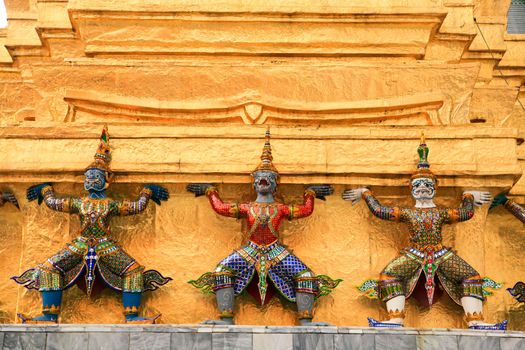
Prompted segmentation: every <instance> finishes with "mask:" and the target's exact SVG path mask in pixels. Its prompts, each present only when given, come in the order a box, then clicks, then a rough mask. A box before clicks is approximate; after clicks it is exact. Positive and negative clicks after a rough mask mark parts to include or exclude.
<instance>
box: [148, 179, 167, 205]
mask: <svg viewBox="0 0 525 350" xmlns="http://www.w3.org/2000/svg"><path fill="white" fill-rule="evenodd" d="M144 188H147V189H148V190H150V191H151V200H152V201H154V202H155V203H157V204H158V205H160V201H167V200H168V198H170V193H169V192H168V190H167V189H165V188H164V187H162V186H159V185H152V184H148V185H146V186H144Z"/></svg>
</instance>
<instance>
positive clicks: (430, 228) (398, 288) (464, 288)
mask: <svg viewBox="0 0 525 350" xmlns="http://www.w3.org/2000/svg"><path fill="white" fill-rule="evenodd" d="M363 199H364V200H365V202H366V204H367V205H368V207H369V209H370V211H371V212H372V213H373V214H374V215H375V216H376V217H378V218H380V219H382V220H389V221H398V222H404V223H406V224H407V225H408V230H409V232H410V233H409V234H410V246H409V247H407V248H405V249H403V250H402V251H401V255H400V256H399V257H397V258H396V259H394V260H393V261H391V262H390V263H389V264H388V265H387V266H386V267H385V268H384V269H383V271H382V272H381V275H380V282H379V297H380V298H381V299H382V300H383V301H385V302H386V301H388V300H390V299H392V298H394V297H396V296H398V295H405V296H406V297H409V296H410V295H411V294H412V292H413V291H414V288H415V286H416V283H417V281H418V279H419V276H420V275H421V274H422V273H423V275H424V278H425V290H426V293H427V298H428V304H429V305H432V303H433V297H434V292H435V288H436V285H435V277H437V279H438V280H439V281H440V282H441V285H442V286H443V287H444V289H445V291H446V292H447V293H448V294H449V295H450V297H451V298H452V300H454V301H455V302H456V303H457V304H459V305H461V302H460V299H461V297H463V296H472V297H474V298H478V299H480V300H483V292H482V280H481V277H480V275H479V273H478V272H477V271H476V270H475V269H474V268H472V267H471V266H470V265H469V264H468V263H466V262H465V261H464V260H463V259H461V258H460V257H459V256H458V255H457V254H456V253H455V252H454V251H452V250H451V249H450V248H448V247H444V246H442V244H441V243H442V236H441V230H442V227H443V225H445V224H452V223H455V222H462V221H466V220H469V219H471V218H472V216H473V215H474V204H473V201H474V198H473V197H472V195H469V194H467V195H464V196H463V203H462V206H461V207H460V208H457V209H446V208H428V209H419V208H414V209H412V208H399V207H386V206H382V205H381V204H380V203H379V202H378V200H377V199H376V198H375V197H374V196H373V195H372V193H371V192H370V191H368V192H365V193H363Z"/></svg>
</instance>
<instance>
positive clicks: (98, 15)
mask: <svg viewBox="0 0 525 350" xmlns="http://www.w3.org/2000/svg"><path fill="white" fill-rule="evenodd" d="M509 4H510V0H503V1H498V2H494V1H492V0H475V1H471V0H460V1H445V0H374V1H367V2H363V1H359V0H348V1H338V0H326V1H317V2H313V3H312V2H305V1H302V0H290V1H287V2H286V4H284V3H283V2H282V1H281V0H264V1H262V0H253V1H237V0H231V1H224V0H205V1H198V2H196V1H194V0H170V1H168V0H140V1H138V0H121V1H107V0H70V1H34V0H9V1H6V6H7V13H8V15H9V27H8V28H7V29H6V30H0V63H1V64H0V106H1V108H0V148H1V149H2V152H0V164H1V167H0V183H1V184H2V187H3V188H2V189H4V188H5V189H9V190H11V191H14V192H15V193H16V195H17V197H18V199H19V200H20V204H21V211H17V210H16V209H15V208H13V207H10V206H9V205H6V206H5V207H3V208H1V209H0V322H16V317H15V314H16V312H23V313H28V314H33V315H34V314H37V313H39V311H40V298H39V296H38V293H37V292H35V291H27V290H25V289H24V288H22V287H17V286H16V284H15V283H14V282H13V281H9V280H8V278H9V277H10V276H12V275H15V274H19V273H20V272H22V271H23V270H25V269H26V268H30V267H32V266H34V265H35V264H36V263H39V262H42V261H43V260H45V259H46V258H47V257H48V256H49V255H51V254H53V253H55V252H56V251H57V250H58V249H60V248H61V247H63V245H64V244H65V243H66V242H68V241H69V240H70V239H72V238H73V237H74V236H75V232H76V231H77V229H78V219H77V218H75V217H68V216H67V215H65V214H62V213H53V212H50V211H49V210H48V209H47V208H44V207H38V205H37V204H36V203H34V202H32V203H27V201H26V200H25V199H24V197H25V189H26V187H27V186H28V185H30V184H34V183H38V182H42V181H53V182H54V183H55V188H56V190H57V192H58V193H59V194H77V195H80V194H82V186H81V185H80V182H81V181H82V176H81V170H82V169H84V168H85V167H86V166H87V165H88V164H89V161H91V157H92V155H93V150H94V147H95V146H96V142H97V141H96V139H97V138H98V136H99V135H100V125H97V124H96V123H99V124H100V123H102V122H108V123H109V124H110V133H111V134H112V147H114V149H113V150H114V153H113V155H114V161H113V163H112V165H113V168H114V169H115V170H116V172H117V175H118V181H119V183H118V184H115V185H114V186H112V187H111V188H110V195H114V196H116V197H118V198H133V197H134V196H136V195H137V194H138V191H139V190H140V185H139V184H142V183H163V184H165V185H166V186H167V187H168V188H169V190H170V192H171V199H170V200H169V201H168V202H167V203H163V204H162V206H160V207H154V206H151V207H150V208H148V210H147V211H146V212H145V213H143V214H142V215H140V216H137V217H134V218H118V219H115V220H114V222H113V231H114V232H113V234H114V237H115V238H117V239H118V240H119V241H120V242H121V243H122V245H123V246H124V248H125V249H126V250H127V251H128V252H129V253H130V254H131V255H132V256H134V257H135V258H137V259H138V260H139V262H140V263H141V264H143V265H145V266H146V267H147V268H154V269H157V270H159V271H160V272H162V273H163V274H164V275H168V276H171V277H172V278H173V279H174V281H172V282H171V283H169V284H168V285H166V286H163V287H161V288H160V289H159V290H158V291H156V292H153V293H147V294H146V297H145V309H144V311H143V313H144V314H146V315H148V316H151V315H154V314H156V313H158V312H162V313H163V315H164V316H163V318H162V319H161V322H164V323H195V322H199V321H201V320H204V319H207V318H215V317H217V314H218V311H217V309H216V307H215V303H214V300H213V297H211V296H205V295H202V294H201V293H200V292H199V291H198V290H196V289H195V288H193V287H191V286H190V285H189V284H187V283H186V282H187V281H188V280H189V279H194V278H196V277H198V276H199V275H200V274H201V273H203V272H206V271H209V270H212V269H213V268H214V266H215V264H216V263H217V262H218V261H219V260H220V259H222V258H223V257H224V256H226V255H227V254H229V253H230V252H231V251H232V249H234V248H237V247H238V246H239V245H240V244H241V242H242V241H243V239H245V237H244V236H243V234H242V225H241V224H240V222H238V221H235V220H233V219H227V218H222V217H218V216H217V215H216V214H214V212H213V211H212V210H211V209H210V208H209V204H208V203H207V200H206V198H197V199H195V198H194V197H193V196H192V195H191V194H189V193H187V192H186V191H185V189H184V187H185V185H186V184H187V183H188V182H201V181H206V182H209V181H212V182H216V183H220V184H221V185H219V189H220V190H221V193H222V194H223V197H224V198H225V199H231V200H239V199H241V198H244V199H247V198H248V197H249V196H248V195H246V194H247V193H250V191H251V186H250V184H249V178H248V177H247V176H246V174H247V173H249V171H251V170H252V169H253V168H254V167H255V166H256V165H257V159H256V157H257V156H258V155H259V154H260V149H261V147H262V143H261V142H260V141H261V139H262V135H263V132H264V129H265V127H266V125H257V124H267V125H271V126H272V135H275V141H272V145H273V146H274V157H275V164H276V166H277V167H278V169H279V170H280V171H281V172H282V173H283V176H282V178H281V180H282V183H283V184H284V185H283V186H282V188H281V190H282V196H283V198H284V199H285V200H286V201H299V200H300V199H301V194H302V191H303V187H302V186H301V184H303V183H305V182H307V183H322V182H330V183H332V184H335V185H336V192H335V193H336V195H334V196H332V197H329V198H328V200H327V201H326V202H321V201H318V202H317V203H316V210H315V212H314V214H313V216H311V217H309V218H307V219H304V220H298V221H296V222H291V223H287V224H285V225H284V227H283V231H282V238H283V240H284V242H285V243H286V244H288V245H289V246H290V248H291V249H292V250H293V251H294V252H295V253H296V254H297V255H298V256H299V257H300V258H301V259H303V260H304V262H305V263H306V264H308V265H309V266H310V267H311V268H312V269H313V270H314V271H315V272H317V273H326V274H329V275H331V276H333V277H335V278H343V279H344V280H345V281H344V282H343V283H342V284H340V285H339V287H338V288H337V289H336V290H335V291H334V292H333V294H331V295H330V296H328V297H325V298H323V299H321V300H320V301H319V302H318V304H317V310H316V315H315V320H319V321H328V322H331V323H333V324H336V325H360V326H364V325H366V316H373V317H376V318H381V319H384V318H386V312H385V310H384V308H383V306H382V305H381V303H380V302H378V301H370V300H368V299H366V298H365V297H364V296H361V295H360V294H359V293H358V291H357V289H356V288H355V286H357V285H359V284H360V283H361V282H362V281H363V280H364V279H367V278H371V277H377V276H378V273H379V271H381V269H382V268H383V267H384V266H385V265H386V264H387V263H388V262H389V261H390V260H391V259H393V258H394V257H395V256H396V255H397V252H398V250H399V249H400V248H402V247H403V246H404V245H405V244H406V243H407V231H406V227H404V226H403V225H402V224H393V223H387V222H381V221H379V220H378V219H376V218H374V217H372V215H371V214H370V213H369V211H368V209H367V208H366V207H365V205H364V204H363V203H360V204H359V205H357V206H354V207H352V206H351V205H350V203H347V202H343V201H342V200H341V198H340V197H339V195H340V193H341V191H342V190H343V189H345V188H346V187H357V186H362V185H372V186H373V187H372V189H373V190H374V192H375V193H376V194H377V195H378V197H379V198H380V199H381V200H382V201H383V202H384V203H385V204H393V203H398V204H404V205H411V204H412V203H410V201H409V200H408V199H407V198H408V196H409V192H408V188H407V187H404V186H405V185H406V184H407V183H408V179H409V176H410V174H411V172H412V171H413V169H414V164H415V161H416V154H415V147H417V140H418V138H419V133H420V131H421V130H422V129H425V132H426V134H427V136H429V137H428V142H429V146H430V149H431V153H430V162H431V164H432V170H433V171H435V172H436V174H437V175H438V177H439V179H440V188H439V190H438V195H439V198H438V199H437V201H436V202H437V203H438V204H440V205H451V206H452V205H457V204H458V203H459V198H460V196H461V192H462V191H463V190H467V189H474V188H482V189H483V188H484V189H488V190H491V191H492V192H493V194H496V193H497V192H501V191H503V190H507V189H510V188H511V187H512V186H513V185H514V184H515V183H516V181H517V180H518V178H519V176H520V174H521V168H520V163H521V164H522V165H523V164H524V162H525V144H522V145H520V146H518V147H516V146H515V144H516V138H518V137H520V136H523V130H525V129H524V127H525V122H524V121H525V112H524V111H523V109H522V107H521V106H520V104H519V103H517V98H521V100H522V101H525V89H524V88H523V82H524V81H525V73H524V72H525V59H524V58H525V57H524V55H525V50H523V47H524V45H525V38H524V37H523V35H509V34H507V33H506V16H507V12H508V7H509ZM474 17H475V18H476V23H475V22H474ZM283 33H284V34H283ZM481 34H483V35H481ZM487 43H488V46H487ZM494 67H498V68H499V69H494ZM524 103H525V102H524ZM470 121H474V122H475V123H470ZM212 123H213V124H212ZM386 126H391V127H386ZM224 183H226V184H228V185H225V184H224ZM401 186H403V187H401ZM511 194H512V195H513V196H515V197H516V199H517V200H518V201H519V202H520V203H525V199H524V198H525V179H523V180H520V181H519V182H518V183H517V184H516V186H514V188H513V189H512V192H511ZM444 234H445V243H446V244H449V245H451V246H454V247H455V249H457V251H458V253H459V255H460V256H461V257H463V258H464V259H465V260H467V261H468V262H469V263H470V264H471V265H472V266H473V267H475V268H476V269H477V270H478V271H479V272H480V273H481V274H482V275H487V276H490V277H492V278H493V279H495V280H496V281H499V282H504V283H505V285H504V288H506V287H510V286H512V285H513V284H514V282H516V281H518V280H525V272H524V269H523V265H524V263H525V258H524V255H523V252H524V251H525V230H524V228H523V224H521V223H520V222H518V221H517V220H516V219H515V218H514V217H512V216H511V214H509V213H507V212H506V211H505V210H504V209H503V208H498V209H497V210H496V211H495V212H494V213H493V214H490V215H489V216H487V207H486V206H485V207H483V208H478V209H476V215H475V217H474V219H473V220H471V221H469V222H467V223H462V224H457V225H455V226H449V227H446V228H445V231H444ZM236 308H237V310H236V315H237V322H238V323H239V324H268V325H277V324H282V325H292V324H295V323H296V317H295V316H296V315H295V310H294V307H293V306H291V305H289V304H286V303H284V304H283V303H281V302H280V301H279V300H278V299H273V300H272V301H271V302H270V303H269V304H268V305H267V306H265V307H264V308H263V309H260V308H259V307H258V306H257V305H256V303H255V301H254V300H253V299H252V298H251V297H249V296H242V297H240V298H239V299H238V302H237V306H236ZM62 310H63V311H62V314H61V321H62V322H68V323H122V322H123V320H124V318H123V315H122V308H121V304H120V297H119V295H118V294H117V293H115V292H112V291H110V290H105V291H104V292H103V293H102V294H101V295H99V296H97V297H94V298H93V299H91V300H89V299H87V298H86V296H85V295H83V293H82V292H81V291H80V290H79V289H78V288H77V287H73V288H71V289H70V290H68V291H66V292H65V295H64V303H63V305H62ZM483 311H484V312H483V313H484V315H485V316H486V319H487V321H489V322H490V321H497V320H502V319H504V318H509V321H510V323H509V328H510V329H519V330H525V307H524V306H518V305H517V304H516V303H515V302H514V301H513V299H512V298H511V297H510V295H508V293H506V292H505V291H504V290H503V289H502V290H500V291H497V292H496V293H495V295H494V296H492V297H490V298H489V300H488V301H487V303H486V306H485V308H484V310H483ZM406 315H407V316H406V320H405V322H406V325H408V326H413V327H424V328H429V327H462V326H464V325H463V311H462V310H461V308H460V307H459V306H457V305H456V304H454V303H453V302H452V301H451V300H450V299H449V298H448V297H446V296H445V297H443V299H441V300H440V301H439V302H438V303H437V304H436V305H435V306H434V307H433V308H432V309H431V310H423V309H421V308H420V307H419V306H417V305H416V303H415V302H414V301H413V300H410V301H409V302H408V306H407V310H406Z"/></svg>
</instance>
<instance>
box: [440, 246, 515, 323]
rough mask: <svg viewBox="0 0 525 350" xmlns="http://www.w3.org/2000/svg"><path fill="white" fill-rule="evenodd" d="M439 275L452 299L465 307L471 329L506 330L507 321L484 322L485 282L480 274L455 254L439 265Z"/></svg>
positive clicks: (466, 319) (466, 317)
mask: <svg viewBox="0 0 525 350" xmlns="http://www.w3.org/2000/svg"><path fill="white" fill-rule="evenodd" d="M437 274H438V277H439V279H440V281H441V283H442V284H443V287H444V288H445V290H446V291H447V293H448V294H449V295H450V297H451V298H452V299H454V301H456V302H458V300H459V302H460V303H461V306H463V310H464V311H465V321H466V322H467V325H468V327H469V328H471V329H482V330H504V329H506V327H507V321H506V320H505V321H503V322H500V323H496V324H492V323H485V322H483V300H484V297H483V281H482V279H481V276H480V275H479V274H478V272H477V271H476V270H475V269H474V268H473V267H472V266H470V265H469V264H468V263H467V262H466V261H465V260H463V259H462V258H460V257H459V256H457V255H456V254H454V255H453V256H452V257H450V258H449V259H447V260H445V261H443V262H442V263H441V264H440V265H439V268H438V270H437Z"/></svg>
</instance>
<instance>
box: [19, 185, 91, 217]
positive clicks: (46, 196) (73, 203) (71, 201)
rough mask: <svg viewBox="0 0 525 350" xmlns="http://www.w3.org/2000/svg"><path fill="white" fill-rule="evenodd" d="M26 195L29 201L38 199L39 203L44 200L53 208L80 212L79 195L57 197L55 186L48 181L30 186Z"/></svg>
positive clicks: (68, 211) (66, 211)
mask: <svg viewBox="0 0 525 350" xmlns="http://www.w3.org/2000/svg"><path fill="white" fill-rule="evenodd" d="M26 197H27V200H28V201H29V202H32V201H34V200H37V201H38V204H39V205H40V204H42V202H44V203H45V204H46V206H47V207H48V208H49V209H51V210H55V211H60V212H64V213H71V214H74V213H78V210H79V208H80V203H81V200H80V198H78V197H57V196H56V195H55V190H54V189H53V186H52V185H51V184H50V183H48V182H44V183H41V184H38V185H34V186H31V187H29V188H28V189H27V193H26Z"/></svg>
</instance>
